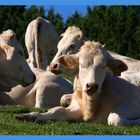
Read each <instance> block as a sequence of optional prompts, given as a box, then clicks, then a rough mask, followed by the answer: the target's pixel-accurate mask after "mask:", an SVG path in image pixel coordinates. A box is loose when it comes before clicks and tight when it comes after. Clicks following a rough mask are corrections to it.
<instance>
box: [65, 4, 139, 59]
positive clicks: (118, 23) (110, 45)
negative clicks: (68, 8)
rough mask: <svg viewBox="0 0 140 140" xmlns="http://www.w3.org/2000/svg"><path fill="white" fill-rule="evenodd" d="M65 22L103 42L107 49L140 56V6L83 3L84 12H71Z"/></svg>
mask: <svg viewBox="0 0 140 140" xmlns="http://www.w3.org/2000/svg"><path fill="white" fill-rule="evenodd" d="M66 25H67V26H69V25H76V26H79V27H80V28H81V30H82V31H83V32H84V33H85V36H86V37H87V38H88V39H90V40H95V41H99V42H101V43H102V44H106V47H107V49H108V50H111V51H114V52H117V53H120V54H122V55H126V56H129V57H132V58H136V59H140V40H139V35H140V7H134V6H96V7H87V15H86V16H80V15H79V14H78V13H77V12H75V13H74V14H73V15H72V16H70V17H69V18H68V19H67V22H66Z"/></svg>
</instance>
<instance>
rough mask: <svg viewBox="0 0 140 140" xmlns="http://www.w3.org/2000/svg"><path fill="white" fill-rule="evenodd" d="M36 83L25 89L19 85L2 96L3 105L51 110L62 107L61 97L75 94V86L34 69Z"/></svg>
mask: <svg viewBox="0 0 140 140" xmlns="http://www.w3.org/2000/svg"><path fill="white" fill-rule="evenodd" d="M33 71H34V73H35V75H36V76H37V78H36V82H35V83H33V84H31V85H29V86H28V87H23V86H21V85H18V86H16V87H14V88H13V89H12V90H11V91H10V92H8V93H3V94H1V100H2V101H1V104H3V105H6V104H10V105H24V106H31V107H37V108H40V107H43V108H50V107H54V106H58V105H60V99H61V97H62V96H63V95H64V94H66V93H72V92H73V86H72V84H71V83H70V82H68V81H67V80H65V79H64V78H62V77H60V76H57V75H55V74H53V73H51V72H49V71H43V70H39V69H35V68H34V70H33Z"/></svg>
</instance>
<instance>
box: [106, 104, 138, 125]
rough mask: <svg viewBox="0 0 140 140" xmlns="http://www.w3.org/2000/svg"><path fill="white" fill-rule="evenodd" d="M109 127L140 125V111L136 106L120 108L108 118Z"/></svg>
mask: <svg viewBox="0 0 140 140" xmlns="http://www.w3.org/2000/svg"><path fill="white" fill-rule="evenodd" d="M108 124H109V125H115V126H117V125H140V109H137V107H136V106H129V105H124V106H119V107H118V108H117V109H115V110H114V111H113V112H112V113H110V114H109V116H108Z"/></svg>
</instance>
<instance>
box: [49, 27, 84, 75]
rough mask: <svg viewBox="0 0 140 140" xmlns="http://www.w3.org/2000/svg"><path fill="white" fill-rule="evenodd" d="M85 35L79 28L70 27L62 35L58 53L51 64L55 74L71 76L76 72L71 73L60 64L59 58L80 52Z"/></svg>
mask: <svg viewBox="0 0 140 140" xmlns="http://www.w3.org/2000/svg"><path fill="white" fill-rule="evenodd" d="M83 43H84V41H83V33H82V32H81V31H80V29H79V28H77V27H74V26H72V27H69V28H68V29H67V30H66V31H65V33H63V35H62V39H61V40H60V41H59V43H58V52H57V54H56V55H55V57H54V59H53V60H52V62H51V65H50V69H51V71H52V72H54V73H56V74H57V73H61V72H62V71H63V73H65V74H67V75H71V74H72V73H75V70H73V71H72V70H71V71H69V70H68V69H64V67H63V66H62V65H61V64H60V63H59V62H58V58H59V57H60V56H62V55H70V54H75V53H77V52H78V50H79V48H80V47H81V46H82V45H83Z"/></svg>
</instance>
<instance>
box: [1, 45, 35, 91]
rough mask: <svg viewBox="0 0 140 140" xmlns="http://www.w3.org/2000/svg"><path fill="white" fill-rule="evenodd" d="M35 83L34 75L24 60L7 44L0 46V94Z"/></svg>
mask: <svg viewBox="0 0 140 140" xmlns="http://www.w3.org/2000/svg"><path fill="white" fill-rule="evenodd" d="M34 81H35V75H34V74H33V72H32V71H31V69H30V68H29V66H28V64H27V62H26V60H25V58H24V57H23V56H22V55H21V54H20V53H19V52H18V51H17V50H16V49H15V48H14V47H11V46H9V45H7V44H5V45H2V46H0V92H2V91H9V90H11V88H12V87H14V86H16V85H18V84H22V85H23V86H27V85H29V84H31V83H33V82H34Z"/></svg>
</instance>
